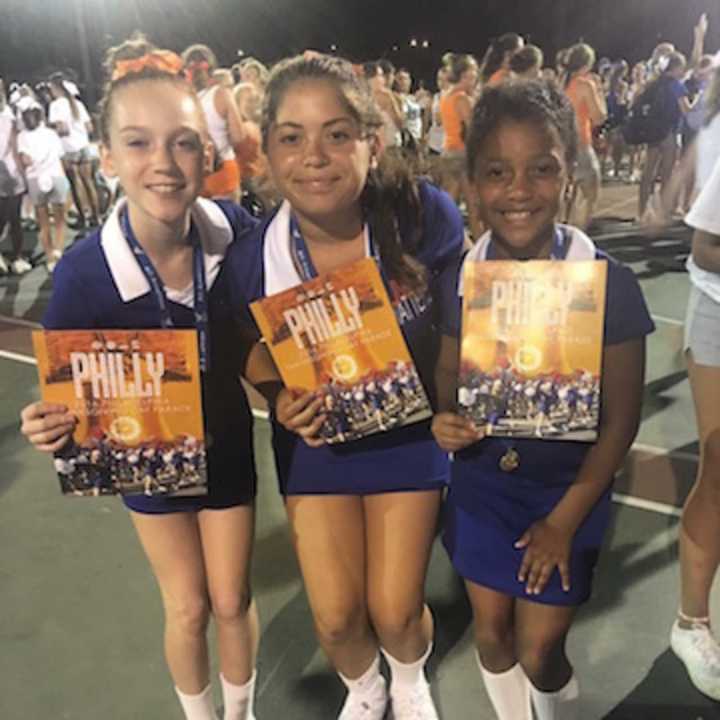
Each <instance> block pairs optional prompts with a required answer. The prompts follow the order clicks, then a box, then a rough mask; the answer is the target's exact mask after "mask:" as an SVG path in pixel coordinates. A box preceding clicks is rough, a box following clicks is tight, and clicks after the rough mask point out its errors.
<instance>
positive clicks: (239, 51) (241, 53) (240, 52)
mask: <svg viewBox="0 0 720 720" xmlns="http://www.w3.org/2000/svg"><path fill="white" fill-rule="evenodd" d="M237 54H238V57H243V56H244V55H245V51H244V50H238V51H237Z"/></svg>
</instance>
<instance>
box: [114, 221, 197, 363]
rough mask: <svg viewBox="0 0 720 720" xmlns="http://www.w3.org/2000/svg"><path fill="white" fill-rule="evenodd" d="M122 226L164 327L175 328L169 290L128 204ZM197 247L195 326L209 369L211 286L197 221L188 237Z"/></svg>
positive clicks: (194, 270) (195, 261)
mask: <svg viewBox="0 0 720 720" xmlns="http://www.w3.org/2000/svg"><path fill="white" fill-rule="evenodd" d="M120 228H121V229H122V232H123V235H124V236H125V240H126V241H127V244H128V245H129V246H130V249H131V250H132V252H133V255H134V256H135V259H136V260H137V262H138V265H139V266H140V270H142V273H143V275H144V276H145V279H146V280H147V281H148V284H149V285H150V290H151V291H152V293H153V295H154V296H155V300H156V301H157V304H158V308H159V310H160V327H163V328H172V327H175V323H174V322H173V319H172V317H171V315H170V310H169V308H168V299H167V295H166V294H165V288H164V286H163V284H162V280H161V279H160V276H159V275H158V274H157V270H155V267H154V266H153V264H152V262H151V261H150V258H149V257H148V256H147V254H146V252H145V251H144V250H143V248H142V245H140V243H139V242H138V239H137V238H136V237H135V233H134V232H133V229H132V227H131V226H130V218H129V217H128V211H127V207H126V208H124V209H123V210H122V212H121V213H120ZM188 239H189V240H190V244H191V245H192V249H193V312H194V315H195V327H196V329H197V333H198V351H199V355H200V370H201V371H202V372H204V373H206V372H207V371H208V370H209V369H210V343H209V339H210V333H209V323H208V303H207V286H206V285H205V257H204V254H203V249H202V245H201V244H200V236H199V235H198V231H197V228H196V227H195V223H193V222H192V221H191V223H190V235H189V237H188Z"/></svg>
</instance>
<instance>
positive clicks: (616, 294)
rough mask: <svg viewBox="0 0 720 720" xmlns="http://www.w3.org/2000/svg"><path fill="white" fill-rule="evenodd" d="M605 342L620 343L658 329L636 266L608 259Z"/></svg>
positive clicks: (607, 343)
mask: <svg viewBox="0 0 720 720" xmlns="http://www.w3.org/2000/svg"><path fill="white" fill-rule="evenodd" d="M607 262H608V277H607V294H606V297H605V340H604V343H605V345H617V344H619V343H623V342H627V341H628V340H635V339H637V338H641V337H644V336H645V335H649V334H650V333H651V332H653V330H655V323H654V322H653V321H652V318H651V317H650V313H649V312H648V309H647V305H646V304H645V298H644V297H643V294H642V290H641V289H640V284H639V283H638V281H637V279H636V278H635V275H634V274H633V272H632V270H630V269H629V268H627V267H624V266H623V265H620V264H619V263H617V262H616V261H615V260H613V259H612V258H609V259H608V261H607Z"/></svg>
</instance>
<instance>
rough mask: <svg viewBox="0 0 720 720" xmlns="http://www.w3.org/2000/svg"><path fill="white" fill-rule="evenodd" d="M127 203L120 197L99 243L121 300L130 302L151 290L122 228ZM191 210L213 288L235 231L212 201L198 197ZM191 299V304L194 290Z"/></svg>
mask: <svg viewBox="0 0 720 720" xmlns="http://www.w3.org/2000/svg"><path fill="white" fill-rule="evenodd" d="M126 203H127V201H126V200H120V201H119V202H118V203H117V204H116V205H115V207H114V208H113V210H112V212H111V213H110V216H109V217H108V219H107V220H106V221H105V224H104V225H103V228H102V231H101V233H100V245H101V247H102V250H103V253H104V254H105V259H106V260H107V264H108V267H109V268H110V274H111V275H112V278H113V281H114V282H115V287H117V290H118V293H119V294H120V297H121V298H122V301H123V302H126V303H127V302H130V301H131V300H136V299H137V298H139V297H142V296H143V295H146V294H147V293H149V292H150V285H149V283H148V281H147V279H146V277H145V275H144V274H143V271H142V270H141V269H140V265H139V264H138V261H137V260H136V259H135V256H134V255H133V252H132V250H131V249H130V246H129V245H128V243H127V240H125V236H124V235H123V232H122V229H121V228H120V212H121V211H122V209H123V207H124V206H125V205H126ZM191 212H192V217H193V221H194V222H195V223H196V225H197V227H198V230H199V232H200V242H201V244H202V247H203V252H204V255H205V283H206V286H207V289H208V290H210V288H211V287H212V284H213V282H214V281H215V278H216V277H217V274H218V272H219V270H220V263H221V262H222V260H223V258H224V257H225V251H226V250H227V248H228V245H230V243H231V242H232V240H233V237H234V232H233V228H232V225H230V222H229V220H228V219H227V217H225V213H224V212H223V211H222V210H221V209H220V208H219V207H218V206H217V205H216V204H215V203H214V202H212V200H205V199H204V198H198V199H197V200H196V201H195V203H194V204H193V207H192V210H191ZM168 296H169V297H170V298H171V299H176V298H177V297H183V298H185V297H186V296H187V293H186V292H185V291H179V292H178V291H172V290H171V291H169V292H168ZM189 298H190V305H192V292H190V294H189ZM183 304H187V303H186V302H183Z"/></svg>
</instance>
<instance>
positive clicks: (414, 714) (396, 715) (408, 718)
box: [392, 680, 439, 720]
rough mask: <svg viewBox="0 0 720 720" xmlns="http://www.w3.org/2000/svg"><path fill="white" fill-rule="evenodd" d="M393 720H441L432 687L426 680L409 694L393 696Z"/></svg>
mask: <svg viewBox="0 0 720 720" xmlns="http://www.w3.org/2000/svg"><path fill="white" fill-rule="evenodd" d="M392 717H393V720H439V718H438V714H437V710H436V709H435V703H434V702H433V699H432V695H431V694H430V685H428V683H426V682H425V681H424V680H423V681H422V683H420V684H419V685H417V687H416V688H415V689H414V690H411V691H410V692H409V693H403V694H402V695H400V696H396V695H392Z"/></svg>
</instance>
